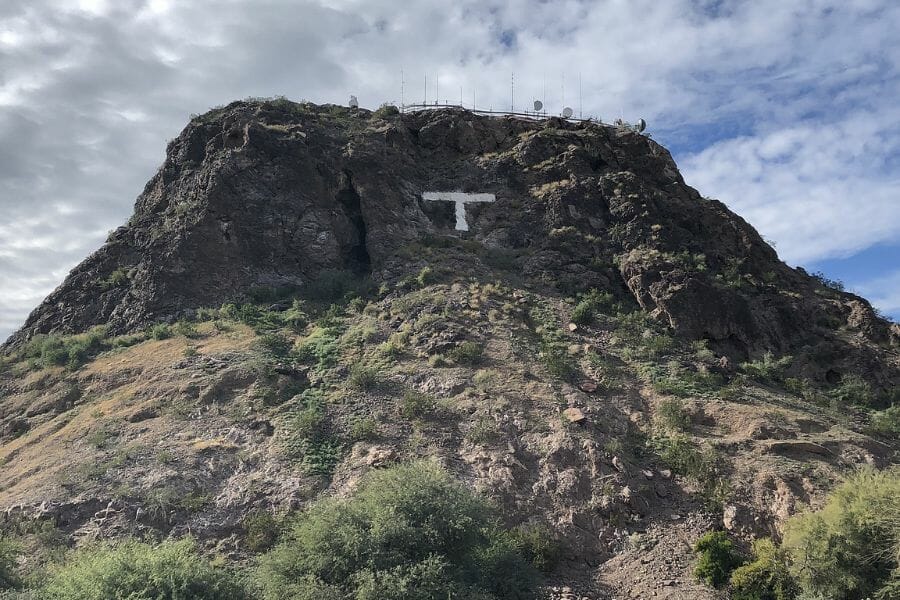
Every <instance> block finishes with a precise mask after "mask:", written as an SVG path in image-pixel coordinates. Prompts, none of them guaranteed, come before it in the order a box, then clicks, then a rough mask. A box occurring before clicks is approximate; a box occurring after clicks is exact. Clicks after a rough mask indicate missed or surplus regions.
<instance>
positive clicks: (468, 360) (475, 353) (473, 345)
mask: <svg viewBox="0 0 900 600" xmlns="http://www.w3.org/2000/svg"><path fill="white" fill-rule="evenodd" d="M483 355H484V346H482V345H481V344H479V343H477V342H468V341H467V342H463V343H461V344H459V345H458V346H455V347H454V348H452V349H451V350H450V351H449V352H448V353H447V356H448V357H449V358H450V359H451V360H452V361H453V362H455V363H457V364H461V365H474V364H478V363H479V362H480V361H481V357H482V356H483Z"/></svg>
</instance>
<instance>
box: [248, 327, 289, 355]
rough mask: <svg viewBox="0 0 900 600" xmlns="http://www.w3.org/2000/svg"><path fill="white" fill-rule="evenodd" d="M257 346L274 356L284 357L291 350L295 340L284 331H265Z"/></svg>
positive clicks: (257, 341)
mask: <svg viewBox="0 0 900 600" xmlns="http://www.w3.org/2000/svg"><path fill="white" fill-rule="evenodd" d="M256 346H257V347H258V348H259V349H260V350H261V351H262V352H263V353H265V354H267V355H269V356H272V357H274V358H284V357H285V356H287V355H288V354H290V352H291V347H292V346H293V341H292V340H291V339H290V338H289V337H287V336H286V335H284V334H283V333H278V332H272V333H264V334H263V335H261V336H259V339H257V340H256Z"/></svg>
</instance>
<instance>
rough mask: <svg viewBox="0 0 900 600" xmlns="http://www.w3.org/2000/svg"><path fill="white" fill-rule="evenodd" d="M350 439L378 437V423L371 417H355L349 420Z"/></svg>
mask: <svg viewBox="0 0 900 600" xmlns="http://www.w3.org/2000/svg"><path fill="white" fill-rule="evenodd" d="M349 435H350V440H351V441H353V442H363V441H368V440H373V439H375V438H377V437H378V423H377V421H375V419H373V418H372V417H357V418H355V419H353V421H351V422H350V432H349Z"/></svg>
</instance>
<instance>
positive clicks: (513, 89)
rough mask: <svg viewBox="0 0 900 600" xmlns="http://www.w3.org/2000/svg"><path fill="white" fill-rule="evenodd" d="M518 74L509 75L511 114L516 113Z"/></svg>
mask: <svg viewBox="0 0 900 600" xmlns="http://www.w3.org/2000/svg"><path fill="white" fill-rule="evenodd" d="M515 107H516V74H515V73H510V75H509V112H516V108H515Z"/></svg>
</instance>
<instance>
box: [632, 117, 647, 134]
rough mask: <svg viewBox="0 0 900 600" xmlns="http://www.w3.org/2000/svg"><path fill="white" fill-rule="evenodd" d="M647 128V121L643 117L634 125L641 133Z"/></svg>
mask: <svg viewBox="0 0 900 600" xmlns="http://www.w3.org/2000/svg"><path fill="white" fill-rule="evenodd" d="M645 129H647V121H645V120H643V119H638V122H637V123H635V125H634V130H635V131H637V132H638V133H641V132H642V131H644V130H645Z"/></svg>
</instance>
